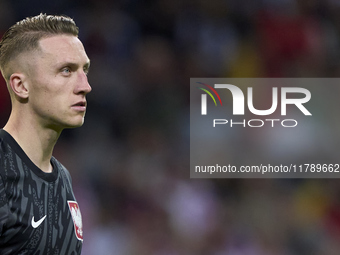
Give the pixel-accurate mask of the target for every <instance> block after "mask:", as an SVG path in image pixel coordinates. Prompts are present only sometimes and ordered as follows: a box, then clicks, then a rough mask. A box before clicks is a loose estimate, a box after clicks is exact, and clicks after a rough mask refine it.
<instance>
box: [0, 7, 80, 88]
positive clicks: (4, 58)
mask: <svg viewBox="0 0 340 255" xmlns="http://www.w3.org/2000/svg"><path fill="white" fill-rule="evenodd" d="M78 33H79V29H78V27H77V25H76V24H75V22H74V21H73V19H71V18H70V17H68V16H57V15H46V14H42V13H41V14H40V15H37V16H34V17H28V18H26V19H23V20H21V21H19V22H17V23H16V24H14V25H13V26H11V27H10V28H9V29H8V30H7V31H6V33H5V34H4V35H3V37H2V39H1V41H0V71H1V73H2V76H3V77H4V78H5V80H6V82H7V81H8V80H9V78H10V76H11V73H9V70H7V69H8V68H7V66H8V65H9V63H10V61H11V60H12V59H14V58H15V57H17V56H18V55H19V54H22V53H24V52H28V51H33V50H37V49H38V48H39V40H40V39H42V38H45V37H49V36H53V35H58V34H69V35H73V36H76V37H78Z"/></svg>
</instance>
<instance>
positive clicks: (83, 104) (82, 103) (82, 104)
mask: <svg viewBox="0 0 340 255" xmlns="http://www.w3.org/2000/svg"><path fill="white" fill-rule="evenodd" d="M72 106H86V101H81V102H78V103H76V104H74V105H72Z"/></svg>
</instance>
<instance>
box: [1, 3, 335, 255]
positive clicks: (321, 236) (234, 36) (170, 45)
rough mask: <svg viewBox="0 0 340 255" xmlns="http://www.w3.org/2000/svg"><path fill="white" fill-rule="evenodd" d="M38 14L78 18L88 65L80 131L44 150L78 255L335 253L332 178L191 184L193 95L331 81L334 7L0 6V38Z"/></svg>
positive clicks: (4, 114)
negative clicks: (254, 83)
mask: <svg viewBox="0 0 340 255" xmlns="http://www.w3.org/2000/svg"><path fill="white" fill-rule="evenodd" d="M40 12H46V13H48V14H66V15H69V16H71V17H72V18H74V20H75V21H76V23H77V25H78V26H79V27H80V36H79V37H80V39H81V40H82V42H83V44H84V45H85V48H86V51H87V54H88V56H89V57H90V59H91V71H90V74H89V80H90V84H91V85H92V88H93V91H92V92H91V93H90V94H89V95H88V102H89V104H88V106H89V107H88V112H87V116H86V121H85V124H84V126H83V127H82V128H80V129H75V130H65V131H64V132H63V134H62V137H61V138H60V140H59V142H58V144H57V146H56V148H55V151H54V155H55V156H56V157H57V158H58V159H59V160H60V161H61V162H62V163H63V164H64V165H65V166H66V167H67V168H68V169H69V170H70V172H71V174H72V177H73V185H74V191H75V193H76V196H77V200H78V202H79V204H80V207H81V211H82V216H83V224H84V248H83V254H84V255H92V254H98V255H99V254H100V255H101V254H115V255H132V254H138V255H191V254H192V255H198V254H202V255H203V254H204V255H205V254H209V255H210V254H212V255H222V254H231V255H238V254H242V255H267V254H274V255H281V254H290V255H295V254H296V255H304V254H306V255H307V254H308V255H310V254H324V255H328V254H329V255H332V254H338V252H339V250H340V203H339V202H340V200H339V195H340V185H339V184H340V183H339V180H338V179H331V180H322V179H291V180H289V179H219V180H213V179H204V180H195V179H190V178H189V91H190V90H189V84H190V77H253V78H254V77H338V76H339V73H340V72H339V71H340V2H339V1H337V0H323V1H322V0H305V1H303V0H210V1H204V0H196V1H195V0H183V1H172V0H159V1H156V0H154V1H150V0H149V1H147V0H145V1H137V0H118V1H108V0H106V1H103V0H82V1H81V0H76V1H65V0H61V1H49V2H47V1H40V0H30V1H26V0H23V1H10V0H0V34H3V33H4V32H5V30H6V29H7V28H8V27H9V26H11V25H13V24H14V23H15V22H16V21H18V20H20V19H23V18H25V17H27V16H34V15H37V14H39V13H40ZM0 83H1V84H0V124H1V125H2V126H3V125H4V124H5V123H6V120H7V118H8V116H9V111H10V104H9V96H8V94H7V91H6V86H5V84H4V82H3V80H1V81H0ZM329 96H330V98H334V97H337V95H336V94H334V93H333V94H330V95H329ZM334 118H338V115H337V111H335V112H334ZM332 128H334V127H327V128H326V129H325V128H324V127H322V126H321V127H320V129H319V132H327V130H328V129H332ZM333 131H335V132H334V133H336V130H333ZM248 139H253V137H252V136H251V135H249V136H248V137H245V138H244V140H243V141H244V148H247V147H246V145H247V142H248ZM329 139H330V141H331V140H332V137H329ZM282 142H284V141H282ZM326 142H327V141H326ZM293 143H294V141H293ZM308 146H310V145H306V148H305V147H303V148H301V149H300V151H304V150H308V149H310V148H309V147H308ZM311 146H318V144H312V145H311ZM337 148H338V147H334V148H333V149H332V152H333V153H334V154H336V153H337ZM249 153H251V152H247V150H246V149H245V150H244V154H245V155H247V154H249Z"/></svg>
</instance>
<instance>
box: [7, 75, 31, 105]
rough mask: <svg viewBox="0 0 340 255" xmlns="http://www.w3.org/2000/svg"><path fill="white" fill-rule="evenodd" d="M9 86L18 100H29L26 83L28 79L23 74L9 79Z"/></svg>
mask: <svg viewBox="0 0 340 255" xmlns="http://www.w3.org/2000/svg"><path fill="white" fill-rule="evenodd" d="M9 84H10V86H11V88H12V91H13V92H14V94H15V95H16V96H17V97H18V98H20V99H27V98H28V94H29V93H28V84H27V83H26V77H25V75H24V74H23V73H13V74H12V75H11V77H10V78H9Z"/></svg>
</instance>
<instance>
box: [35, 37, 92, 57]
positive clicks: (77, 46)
mask: <svg viewBox="0 0 340 255" xmlns="http://www.w3.org/2000/svg"><path fill="white" fill-rule="evenodd" d="M39 46H40V50H41V52H42V58H44V59H45V60H47V61H48V60H50V61H53V62H54V63H59V62H64V61H68V62H70V61H71V62H75V63H87V62H89V59H88V57H87V55H86V52H85V49H84V46H83V44H82V43H81V41H80V40H79V39H78V38H77V37H76V36H72V35H56V36H52V37H47V38H43V39H41V40H40V41H39Z"/></svg>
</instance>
